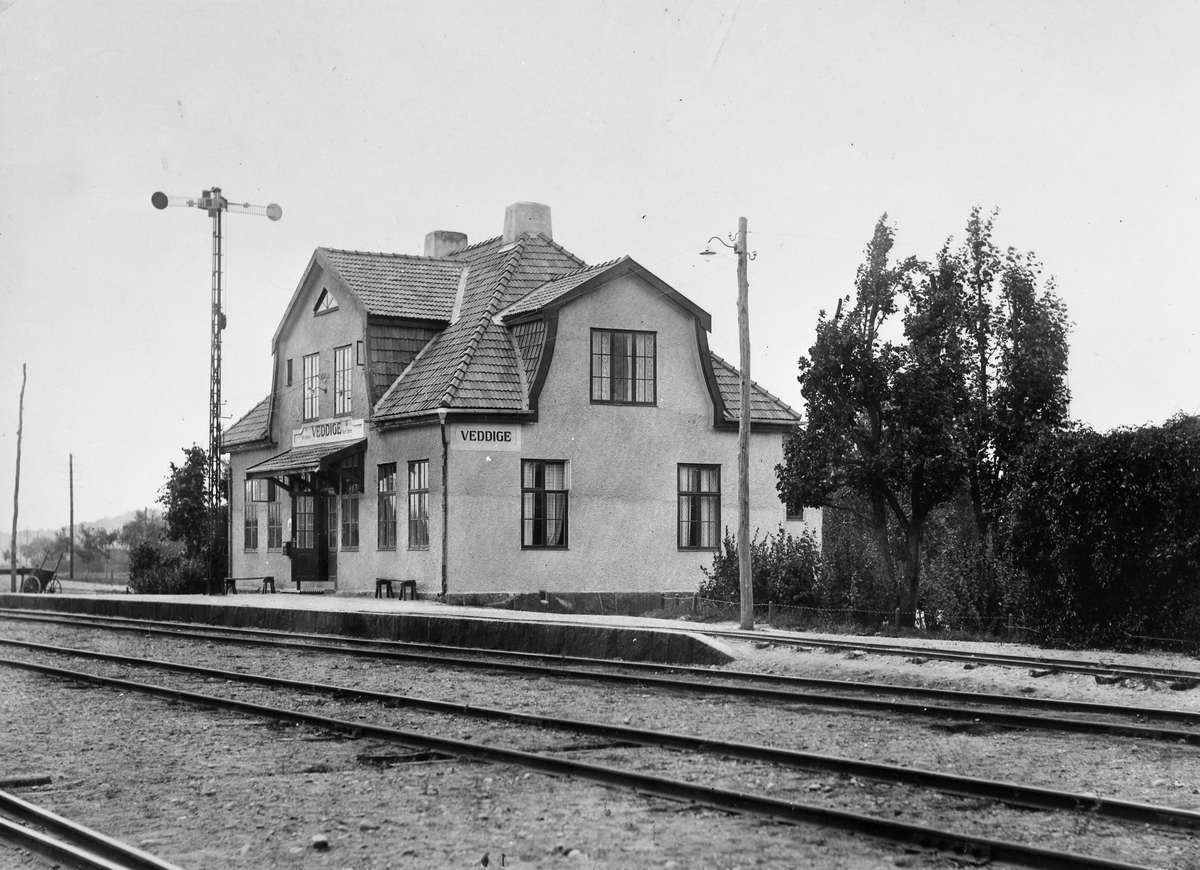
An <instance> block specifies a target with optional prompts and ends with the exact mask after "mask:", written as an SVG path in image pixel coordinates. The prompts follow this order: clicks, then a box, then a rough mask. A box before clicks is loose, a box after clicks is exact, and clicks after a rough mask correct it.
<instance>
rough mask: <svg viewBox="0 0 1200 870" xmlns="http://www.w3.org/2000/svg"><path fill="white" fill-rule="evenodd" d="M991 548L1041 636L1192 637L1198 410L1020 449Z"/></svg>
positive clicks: (1105, 639)
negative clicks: (1003, 560)
mask: <svg viewBox="0 0 1200 870" xmlns="http://www.w3.org/2000/svg"><path fill="white" fill-rule="evenodd" d="M1002 543H1003V545H1004V546H1005V548H1006V551H1007V554H1008V556H1009V558H1010V559H1011V561H1012V563H1013V564H1014V566H1016V567H1017V568H1018V569H1019V570H1021V571H1023V572H1024V573H1025V574H1026V575H1027V577H1028V583H1029V591H1028V595H1029V605H1030V606H1029V609H1028V611H1027V614H1026V620H1027V621H1028V622H1031V623H1032V624H1033V625H1034V626H1035V627H1037V628H1038V629H1039V630H1041V631H1043V632H1044V633H1045V635H1046V638H1047V640H1048V641H1050V642H1059V643H1068V644H1103V645H1121V644H1124V643H1129V642H1130V638H1131V636H1139V637H1147V636H1148V637H1158V638H1177V639H1181V640H1188V641H1190V642H1192V643H1194V642H1195V640H1196V638H1198V637H1200V417H1189V416H1184V415H1180V416H1177V417H1175V418H1173V419H1172V420H1169V421H1168V422H1167V423H1166V424H1165V425H1163V426H1146V427H1142V428H1139V429H1118V430H1114V431H1113V432H1109V433H1108V434H1106V435H1100V434H1097V433H1095V432H1092V431H1090V430H1077V431H1073V432H1067V433H1061V434H1056V435H1053V436H1048V437H1045V438H1043V439H1042V440H1041V441H1039V442H1038V443H1037V444H1036V445H1035V446H1034V447H1033V448H1032V449H1031V450H1030V451H1029V452H1028V453H1027V454H1026V456H1025V458H1024V460H1023V462H1022V464H1021V466H1020V468H1019V469H1018V472H1017V475H1016V480H1015V481H1014V485H1013V488H1012V491H1011V495H1010V497H1009V503H1008V514H1007V516H1006V520H1005V524H1004V535H1003V538H1002Z"/></svg>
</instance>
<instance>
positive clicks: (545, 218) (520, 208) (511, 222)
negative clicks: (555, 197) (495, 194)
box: [504, 202, 554, 243]
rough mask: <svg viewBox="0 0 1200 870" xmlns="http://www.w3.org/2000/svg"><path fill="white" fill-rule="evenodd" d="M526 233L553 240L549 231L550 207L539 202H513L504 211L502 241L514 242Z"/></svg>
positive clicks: (552, 234) (552, 235)
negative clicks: (539, 234) (540, 235)
mask: <svg viewBox="0 0 1200 870" xmlns="http://www.w3.org/2000/svg"><path fill="white" fill-rule="evenodd" d="M526 233H533V234H534V235H536V234H538V233H541V234H542V235H543V236H545V237H546V238H548V239H553V238H554V233H552V232H551V231H550V206H548V205H542V204H541V203H540V202H514V203H513V204H512V205H510V206H509V207H508V208H506V209H505V210H504V241H505V243H508V242H515V241H516V240H517V239H519V238H521V236H523V235H525V234H526Z"/></svg>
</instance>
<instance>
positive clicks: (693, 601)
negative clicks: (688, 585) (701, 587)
mask: <svg viewBox="0 0 1200 870" xmlns="http://www.w3.org/2000/svg"><path fill="white" fill-rule="evenodd" d="M699 597H700V593H699V592H693V593H692V616H695V615H696V599H697V598H699Z"/></svg>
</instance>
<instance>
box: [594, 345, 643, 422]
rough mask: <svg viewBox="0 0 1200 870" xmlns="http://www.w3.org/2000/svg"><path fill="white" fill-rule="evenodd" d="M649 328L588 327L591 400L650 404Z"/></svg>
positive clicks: (626, 403)
mask: <svg viewBox="0 0 1200 870" xmlns="http://www.w3.org/2000/svg"><path fill="white" fill-rule="evenodd" d="M654 337H655V336H654V333H653V332H622V331H619V330H615V329H593V330H592V401H593V402H609V403H613V404H625V405H653V404H654V403H655V401H656V399H655V393H656V390H655V384H656V377H657V374H656V369H657V366H656V364H655V361H656V356H655V341H654Z"/></svg>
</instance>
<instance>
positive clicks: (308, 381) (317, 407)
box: [302, 353, 321, 420]
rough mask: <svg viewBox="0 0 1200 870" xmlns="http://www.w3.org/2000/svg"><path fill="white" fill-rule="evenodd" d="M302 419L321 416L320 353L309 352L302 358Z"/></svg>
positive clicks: (313, 418)
mask: <svg viewBox="0 0 1200 870" xmlns="http://www.w3.org/2000/svg"><path fill="white" fill-rule="evenodd" d="M302 389H303V390H304V419H305V420H315V419H317V418H318V417H320V416H321V355H320V354H319V353H310V354H309V355H308V356H306V357H305V358H304V383H303V385H302Z"/></svg>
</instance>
